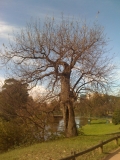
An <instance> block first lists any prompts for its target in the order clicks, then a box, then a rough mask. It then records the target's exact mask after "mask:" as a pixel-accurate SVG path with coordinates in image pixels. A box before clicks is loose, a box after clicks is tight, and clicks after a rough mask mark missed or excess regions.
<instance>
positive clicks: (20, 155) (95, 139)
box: [0, 121, 120, 160]
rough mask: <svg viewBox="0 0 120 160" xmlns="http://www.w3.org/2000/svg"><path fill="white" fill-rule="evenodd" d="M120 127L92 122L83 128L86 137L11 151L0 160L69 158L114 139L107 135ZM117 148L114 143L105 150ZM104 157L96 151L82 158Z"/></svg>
mask: <svg viewBox="0 0 120 160" xmlns="http://www.w3.org/2000/svg"><path fill="white" fill-rule="evenodd" d="M102 122H103V121H102ZM119 127H120V125H113V124H106V123H100V121H98V122H97V121H92V122H91V124H90V125H86V126H84V127H83V132H84V133H85V135H82V136H78V137H74V138H63V139H59V140H54V141H49V142H44V143H39V144H35V145H31V146H29V147H24V148H18V149H15V150H11V151H8V152H6V153H3V154H0V160H59V159H60V158H62V157H66V156H69V155H70V154H71V152H72V151H76V152H80V151H83V150H85V149H87V148H89V147H92V146H94V145H96V144H98V143H100V142H101V141H105V140H107V139H109V138H111V137H113V136H114V135H106V134H109V133H113V132H119V131H120V130H119ZM116 147H117V146H116V145H115V144H114V142H111V143H109V144H108V145H105V147H104V149H105V152H109V151H110V150H112V149H115V148H116ZM103 156H105V154H99V151H98V150H96V151H92V152H91V153H88V154H86V155H85V156H82V160H101V158H102V157H103ZM79 159H81V157H80V158H77V160H79Z"/></svg>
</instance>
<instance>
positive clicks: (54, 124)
mask: <svg viewBox="0 0 120 160" xmlns="http://www.w3.org/2000/svg"><path fill="white" fill-rule="evenodd" d="M75 122H76V125H77V128H80V127H81V126H83V125H85V124H87V122H88V119H87V118H80V117H75ZM49 125H50V128H51V130H52V131H53V132H62V131H64V121H63V118H62V116H54V117H51V118H50V119H49Z"/></svg>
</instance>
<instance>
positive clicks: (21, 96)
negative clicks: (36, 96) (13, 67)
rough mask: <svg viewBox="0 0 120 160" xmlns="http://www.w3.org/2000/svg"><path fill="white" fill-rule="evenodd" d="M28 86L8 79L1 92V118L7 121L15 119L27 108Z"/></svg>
mask: <svg viewBox="0 0 120 160" xmlns="http://www.w3.org/2000/svg"><path fill="white" fill-rule="evenodd" d="M27 87H28V85H27V84H23V83H22V82H21V81H18V80H16V79H13V78H10V79H6V80H5V82H4V85H3V86H2V91H1V92H0V116H2V117H4V118H5V119H6V120H7V119H8V120H9V119H11V118H15V117H16V116H17V115H18V113H19V111H20V110H21V109H23V108H25V107H26V104H27V101H28V96H29V95H28V89H27Z"/></svg>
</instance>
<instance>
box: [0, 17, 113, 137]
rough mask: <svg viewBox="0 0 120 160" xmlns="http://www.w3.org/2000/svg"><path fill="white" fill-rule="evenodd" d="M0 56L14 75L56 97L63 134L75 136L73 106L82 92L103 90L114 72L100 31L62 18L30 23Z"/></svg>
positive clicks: (97, 27) (95, 26)
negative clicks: (61, 114)
mask: <svg viewBox="0 0 120 160" xmlns="http://www.w3.org/2000/svg"><path fill="white" fill-rule="evenodd" d="M14 38H15V39H14V43H12V44H10V48H8V49H7V48H5V52H4V53H2V54H1V57H2V60H3V63H9V62H10V64H11V68H12V70H14V71H15V72H14V73H15V74H16V75H17V76H18V77H19V78H21V79H24V80H25V81H26V82H27V83H31V84H33V85H43V86H44V87H45V88H46V91H47V92H50V93H52V94H51V95H52V96H55V95H56V96H59V99H60V107H61V109H62V113H63V118H64V126H65V133H66V136H67V137H72V136H76V135H77V128H76V123H75V115H74V107H73V104H74V102H75V101H76V100H77V97H78V96H79V95H80V93H81V92H82V91H85V90H92V91H94V90H99V89H102V90H104V89H106V87H107V86H108V82H109V76H110V73H111V71H112V69H113V66H112V65H111V64H110V59H109V58H108V57H106V55H105V53H106V49H105V47H106V38H105V35H104V34H103V28H102V27H100V26H98V25H96V24H93V26H89V25H87V24H86V23H82V22H81V23H80V22H79V21H75V20H72V21H70V20H67V19H64V18H62V19H61V20H60V21H59V22H58V23H57V21H55V20H54V19H52V20H51V19H47V20H45V22H44V24H41V23H40V22H38V23H30V24H28V25H27V27H26V28H25V29H23V30H21V32H20V33H19V34H17V35H15V37H14Z"/></svg>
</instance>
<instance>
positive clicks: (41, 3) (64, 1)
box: [0, 0, 120, 78]
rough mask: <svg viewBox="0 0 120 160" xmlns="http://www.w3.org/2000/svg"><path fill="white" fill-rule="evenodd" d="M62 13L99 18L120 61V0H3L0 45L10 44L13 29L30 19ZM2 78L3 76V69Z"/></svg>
mask: <svg viewBox="0 0 120 160" xmlns="http://www.w3.org/2000/svg"><path fill="white" fill-rule="evenodd" d="M98 12H99V14H98ZM61 13H63V14H64V16H69V17H75V18H79V19H81V18H82V19H86V20H87V21H88V22H94V21H96V20H97V21H98V24H100V25H102V26H103V27H104V28H105V33H106V34H107V37H109V38H110V40H111V41H110V42H109V45H108V48H110V49H112V50H111V51H110V52H111V53H115V54H116V59H115V62H117V63H118V64H120V0H0V46H2V44H3V43H5V44H6V43H7V40H8V34H9V37H11V36H12V32H13V30H14V31H19V30H20V28H23V27H24V26H25V25H26V22H29V21H30V19H31V18H32V19H35V20H37V19H38V18H40V19H41V20H42V21H43V20H44V18H45V17H46V16H49V17H53V16H54V17H55V18H60V17H61ZM119 73H120V72H119ZM118 76H119V75H118ZM0 77H1V78H2V77H4V75H3V72H2V71H0ZM119 77H120V76H119Z"/></svg>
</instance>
